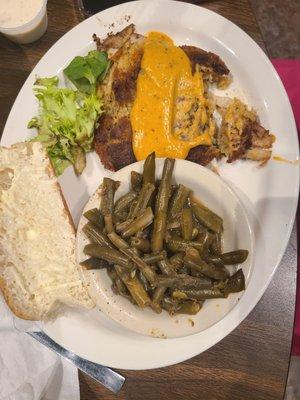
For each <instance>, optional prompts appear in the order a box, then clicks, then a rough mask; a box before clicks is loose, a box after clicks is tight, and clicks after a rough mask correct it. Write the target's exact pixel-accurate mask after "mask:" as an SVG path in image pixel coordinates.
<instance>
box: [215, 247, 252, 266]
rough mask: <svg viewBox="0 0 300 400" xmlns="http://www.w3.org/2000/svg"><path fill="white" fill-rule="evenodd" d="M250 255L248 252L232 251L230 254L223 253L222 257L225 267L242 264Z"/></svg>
mask: <svg viewBox="0 0 300 400" xmlns="http://www.w3.org/2000/svg"><path fill="white" fill-rule="evenodd" d="M248 254H249V252H248V250H235V251H230V252H229V253H223V254H221V256H220V257H221V258H222V261H223V263H224V264H225V265H235V264H242V263H243V262H244V261H246V260H247V257H248Z"/></svg>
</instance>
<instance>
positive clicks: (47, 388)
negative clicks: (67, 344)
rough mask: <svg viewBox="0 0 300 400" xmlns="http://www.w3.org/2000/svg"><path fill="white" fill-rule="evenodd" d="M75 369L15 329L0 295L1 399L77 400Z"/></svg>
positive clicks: (76, 375) (10, 315) (11, 317)
mask: <svg viewBox="0 0 300 400" xmlns="http://www.w3.org/2000/svg"><path fill="white" fill-rule="evenodd" d="M79 399H80V394H79V383H78V373H77V368H76V367H75V366H74V365H73V364H71V363H70V362H68V361H67V360H64V359H62V358H60V357H58V356H57V355H56V354H55V353H53V352H52V351H51V350H48V349H47V348H46V347H45V346H43V345H42V344H40V343H38V342H37V341H36V340H35V339H33V338H32V337H30V336H29V335H27V334H26V333H23V332H18V331H17V330H16V329H15V328H14V324H13V314H12V313H11V311H10V310H9V308H8V307H7V305H6V303H5V301H4V299H3V298H2V296H1V294H0V400H79Z"/></svg>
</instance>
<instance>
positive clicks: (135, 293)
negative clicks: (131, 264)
mask: <svg viewBox="0 0 300 400" xmlns="http://www.w3.org/2000/svg"><path fill="white" fill-rule="evenodd" d="M115 270H116V271H117V274H118V275H119V277H120V278H121V279H122V281H123V282H124V284H125V286H126V287H127V289H128V291H129V293H130V294H131V296H132V297H133V299H134V301H135V302H136V304H137V305H138V306H139V307H140V308H145V307H147V306H149V305H150V304H151V300H150V297H149V296H148V294H147V292H146V291H145V289H144V287H143V285H142V283H141V282H140V281H139V280H138V278H137V277H136V276H135V277H133V278H131V277H130V275H129V274H128V272H126V271H124V270H123V269H122V268H121V267H120V266H119V265H115Z"/></svg>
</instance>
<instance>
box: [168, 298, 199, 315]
mask: <svg viewBox="0 0 300 400" xmlns="http://www.w3.org/2000/svg"><path fill="white" fill-rule="evenodd" d="M202 304H203V302H199V301H193V300H187V301H184V302H183V303H179V304H178V307H177V309H176V310H175V311H174V314H188V315H195V314H197V313H198V312H199V311H200V310H201V308H202Z"/></svg>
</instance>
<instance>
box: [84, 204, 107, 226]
mask: <svg viewBox="0 0 300 400" xmlns="http://www.w3.org/2000/svg"><path fill="white" fill-rule="evenodd" d="M83 216H84V217H85V218H86V219H88V220H89V221H90V222H92V223H93V224H94V225H96V226H97V227H98V228H99V229H101V230H102V229H103V226H104V221H103V215H102V214H101V212H100V211H99V210H98V208H93V209H91V210H88V211H86V212H85V213H84V214H83Z"/></svg>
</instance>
